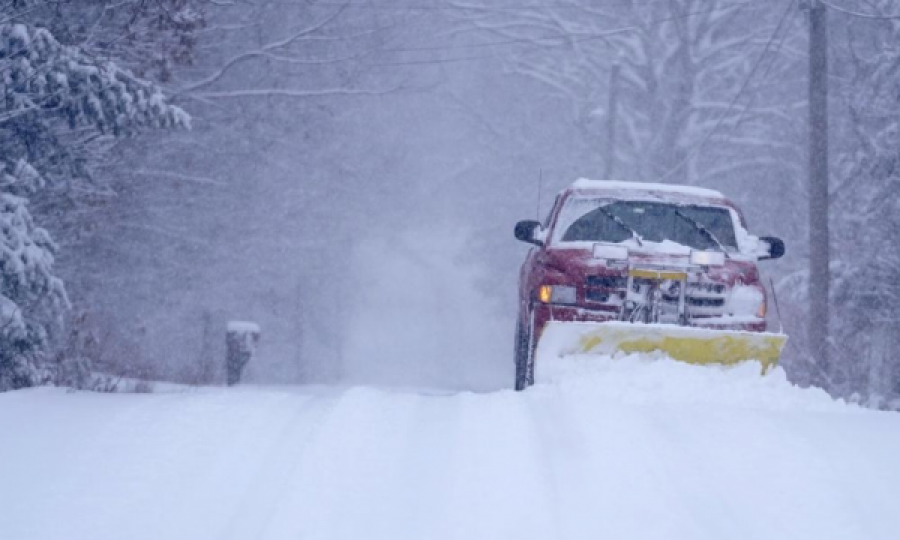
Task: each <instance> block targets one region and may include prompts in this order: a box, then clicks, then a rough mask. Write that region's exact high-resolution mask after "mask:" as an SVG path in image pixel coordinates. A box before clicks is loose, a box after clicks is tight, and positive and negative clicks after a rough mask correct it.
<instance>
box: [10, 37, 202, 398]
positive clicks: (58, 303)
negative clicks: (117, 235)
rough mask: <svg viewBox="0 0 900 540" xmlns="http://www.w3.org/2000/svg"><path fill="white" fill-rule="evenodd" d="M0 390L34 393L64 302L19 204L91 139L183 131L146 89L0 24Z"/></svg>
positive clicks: (107, 64) (74, 168)
mask: <svg viewBox="0 0 900 540" xmlns="http://www.w3.org/2000/svg"><path fill="white" fill-rule="evenodd" d="M0 86H2V93H3V96H4V99H3V100H2V101H0V390H6V389H10V388H17V387H22V386H28V385H33V384H35V383H36V382H38V373H39V370H40V369H42V368H45V367H46V363H45V362H44V358H45V356H46V354H47V351H48V346H49V344H50V340H51V337H52V336H53V334H54V331H55V329H57V328H58V327H59V325H60V324H61V318H62V315H63V314H64V312H65V310H66V309H67V307H68V305H69V302H68V299H67V297H66V292H65V288H64V286H63V283H62V281H61V280H60V279H59V278H58V277H56V275H55V274H54V272H53V263H54V257H53V255H54V252H55V250H56V249H57V248H56V246H55V244H54V243H53V241H52V239H51V238H50V235H49V234H48V233H47V231H46V230H45V229H43V228H41V227H39V226H37V225H35V223H34V220H33V218H32V216H31V214H30V213H29V211H28V208H27V204H28V201H29V198H39V197H41V195H42V193H43V191H44V190H45V189H46V188H47V186H48V184H51V183H53V181H54V180H62V181H65V182H71V180H72V178H73V177H77V176H79V174H80V173H83V172H84V170H85V161H86V160H88V159H89V158H90V154H89V152H86V151H85V148H87V147H88V145H89V143H90V142H91V141H93V140H96V139H97V138H100V137H116V136H125V135H130V134H133V133H135V132H136V131H138V130H140V129H143V128H177V127H185V128H186V127H189V125H190V118H189V116H188V115H187V113H185V112H184V111H183V110H181V109H180V108H178V107H175V106H173V105H170V104H169V103H167V101H166V99H165V97H164V95H163V93H162V91H161V90H160V89H159V88H158V87H157V86H156V85H154V84H152V83H150V82H148V81H145V80H142V79H140V78H138V77H136V76H134V75H133V74H132V73H130V72H129V71H127V70H125V69H122V68H120V67H119V66H118V65H116V64H115V63H113V62H111V61H107V60H100V59H98V58H95V57H93V56H91V55H89V54H87V53H85V52H84V51H82V50H81V49H79V48H77V47H73V46H67V45H63V44H61V43H60V42H59V41H57V40H56V39H55V38H54V37H53V35H51V33H50V31H48V30H46V29H43V28H36V27H31V26H28V25H25V24H21V23H7V24H2V25H0Z"/></svg>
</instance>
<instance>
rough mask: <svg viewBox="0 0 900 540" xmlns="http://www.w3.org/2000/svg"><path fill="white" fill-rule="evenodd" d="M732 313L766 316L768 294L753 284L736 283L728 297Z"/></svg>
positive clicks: (762, 317)
mask: <svg viewBox="0 0 900 540" xmlns="http://www.w3.org/2000/svg"><path fill="white" fill-rule="evenodd" d="M728 312H729V313H730V314H731V315H739V316H750V315H754V316H756V317H759V318H760V319H764V318H765V317H766V296H765V294H764V293H763V291H762V289H761V288H760V287H757V286H752V285H735V286H734V288H733V289H731V295H730V296H729V297H728Z"/></svg>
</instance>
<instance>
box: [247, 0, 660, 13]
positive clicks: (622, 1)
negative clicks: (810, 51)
mask: <svg viewBox="0 0 900 540" xmlns="http://www.w3.org/2000/svg"><path fill="white" fill-rule="evenodd" d="M666 3H668V0H647V1H645V2H635V1H633V0H604V1H602V2H601V1H598V0H591V3H590V5H588V6H584V5H574V4H563V3H544V4H537V3H534V4H506V5H500V6H491V5H479V4H471V5H467V4H447V5H441V6H436V5H433V4H408V3H407V4H383V5H374V4H362V3H356V2H349V3H340V2H315V1H306V2H304V1H300V0H297V1H296V2H292V1H290V0H263V1H261V2H260V4H275V5H289V6H295V7H302V8H310V7H330V8H339V7H351V8H354V9H366V10H373V11H404V10H408V11H527V10H542V9H546V10H551V9H576V10H585V9H589V8H594V7H603V6H604V5H616V6H635V7H638V6H650V5H654V4H666Z"/></svg>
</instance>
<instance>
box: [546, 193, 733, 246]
mask: <svg viewBox="0 0 900 540" xmlns="http://www.w3.org/2000/svg"><path fill="white" fill-rule="evenodd" d="M679 213H680V214H681V216H679V215H678V214H679ZM613 216H614V217H615V218H618V220H619V221H621V223H617V222H616V220H615V219H613ZM685 216H686V217H688V218H690V219H684V218H685ZM692 220H693V221H694V222H696V223H692ZM622 223H624V224H625V225H626V226H627V227H628V228H630V229H632V230H633V231H634V232H635V233H637V234H638V235H640V237H641V238H642V239H643V240H646V241H651V242H662V241H664V240H670V241H672V242H677V243H679V244H682V245H685V246H688V247H691V248H694V249H702V250H718V249H719V246H718V245H717V244H716V242H715V240H713V239H712V238H711V237H710V236H709V235H708V234H706V233H704V232H703V231H702V230H701V228H700V227H698V225H702V226H703V227H705V228H706V229H707V230H708V231H709V232H710V233H712V234H713V235H714V236H715V238H716V239H718V240H719V242H721V243H722V246H723V247H724V248H725V249H726V250H728V251H736V250H737V241H736V240H735V234H734V225H733V223H732V220H731V212H729V210H728V209H727V208H724V207H720V206H700V205H691V204H685V205H682V204H673V203H665V202H657V201H622V200H614V199H600V198H587V197H571V198H569V199H568V200H567V201H566V203H565V205H563V207H562V209H561V210H560V213H559V218H558V219H557V223H556V228H555V230H554V243H559V242H613V243H619V242H624V241H626V240H629V239H631V238H632V237H633V234H632V233H631V232H630V231H628V230H627V229H626V228H625V227H622Z"/></svg>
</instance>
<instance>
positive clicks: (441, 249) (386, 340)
mask: <svg viewBox="0 0 900 540" xmlns="http://www.w3.org/2000/svg"><path fill="white" fill-rule="evenodd" d="M465 253H466V234H465V231H461V230H458V229H455V230H438V231H416V232H406V233H401V234H399V235H397V236H394V237H391V238H390V239H374V240H372V241H369V242H363V243H361V244H359V247H358V249H357V250H356V253H355V255H354V268H355V269H358V270H357V273H358V274H359V276H358V277H357V279H356V280H355V282H356V283H357V284H358V286H359V290H360V291H362V292H361V294H360V295H359V296H357V297H356V298H354V299H351V300H350V302H349V304H350V305H349V308H350V312H351V316H350V317H349V320H350V323H349V327H348V331H347V338H346V346H345V353H344V359H343V362H342V366H343V382H345V383H350V384H372V385H384V386H400V387H412V388H424V389H440V390H473V391H488V390H495V389H498V388H504V387H507V386H509V384H510V381H512V359H511V356H510V354H511V353H510V351H511V347H512V345H511V342H512V337H511V336H512V330H511V329H510V327H511V324H512V323H511V322H510V321H507V320H505V318H503V317H501V316H499V315H498V312H499V311H500V310H499V309H498V307H497V306H496V305H494V301H493V300H492V299H490V298H489V297H487V296H485V295H484V294H482V293H480V292H479V290H478V288H477V286H476V282H477V281H478V279H479V277H480V272H481V268H480V267H479V265H478V264H476V263H473V262H472V261H468V260H465V258H464V256H463V255H464V254H465Z"/></svg>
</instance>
